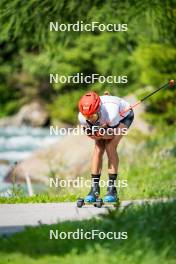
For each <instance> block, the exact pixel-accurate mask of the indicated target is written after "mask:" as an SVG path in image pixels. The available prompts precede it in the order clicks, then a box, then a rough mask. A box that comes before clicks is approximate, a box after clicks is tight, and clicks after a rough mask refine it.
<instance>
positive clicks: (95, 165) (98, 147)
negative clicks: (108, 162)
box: [91, 140, 105, 174]
mask: <svg viewBox="0 0 176 264" xmlns="http://www.w3.org/2000/svg"><path fill="white" fill-rule="evenodd" d="M104 152H105V140H95V148H94V152H93V157H92V166H91V173H92V174H101V170H102V162H103V154H104Z"/></svg>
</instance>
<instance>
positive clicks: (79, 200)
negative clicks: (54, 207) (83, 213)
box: [77, 198, 84, 208]
mask: <svg viewBox="0 0 176 264" xmlns="http://www.w3.org/2000/svg"><path fill="white" fill-rule="evenodd" d="M83 205H84V199H81V198H79V199H78V200H77V207H78V208H81V207H83Z"/></svg>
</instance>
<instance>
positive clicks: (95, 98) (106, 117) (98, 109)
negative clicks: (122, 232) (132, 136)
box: [78, 92, 134, 203]
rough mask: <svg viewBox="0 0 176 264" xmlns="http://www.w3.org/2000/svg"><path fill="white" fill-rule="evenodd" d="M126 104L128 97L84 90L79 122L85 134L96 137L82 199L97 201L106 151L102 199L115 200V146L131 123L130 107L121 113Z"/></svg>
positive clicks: (117, 159) (116, 161) (127, 104)
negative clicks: (88, 181) (89, 184)
mask: <svg viewBox="0 0 176 264" xmlns="http://www.w3.org/2000/svg"><path fill="white" fill-rule="evenodd" d="M128 108H130V104H129V103H128V102H127V101H125V100H124V99H122V98H119V97H117V96H111V95H109V94H108V93H106V95H103V96H99V95H98V94H96V93H95V92H87V93H86V94H85V95H84V96H82V97H81V99H80V101H79V114H78V119H79V122H80V124H81V125H82V126H83V128H84V130H85V132H86V134H87V135H88V136H89V137H91V138H92V139H93V140H94V141H95V148H94V152H93V157H92V165H91V176H92V187H91V190H90V192H89V193H88V195H87V196H86V197H85V199H84V201H85V202H86V203H94V202H96V199H97V198H98V197H99V195H100V186H99V181H100V176H101V170H102V160H103V154H104V152H105V151H106V153H107V157H108V174H109V180H108V186H107V194H106V195H105V197H104V198H103V201H104V203H115V202H117V200H118V195H117V190H116V186H115V185H116V184H115V183H116V179H117V175H118V165H119V158H118V154H117V146H118V144H119V142H120V140H121V138H122V137H123V135H124V134H125V133H124V131H125V130H127V129H128V128H129V127H130V125H131V124H132V122H133V119H134V113H133V110H132V109H130V110H129V111H128V112H126V113H125V115H122V114H121V113H123V111H124V110H125V109H128ZM95 128H96V129H95ZM102 128H103V130H102ZM100 130H101V133H99V132H100Z"/></svg>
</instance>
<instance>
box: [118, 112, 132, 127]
mask: <svg viewBox="0 0 176 264" xmlns="http://www.w3.org/2000/svg"><path fill="white" fill-rule="evenodd" d="M133 119H134V112H133V110H132V109H131V110H130V112H129V114H128V115H127V116H126V117H124V118H123V119H122V120H121V121H120V123H122V124H124V125H125V126H127V127H128V128H129V127H130V126H131V124H132V122H133Z"/></svg>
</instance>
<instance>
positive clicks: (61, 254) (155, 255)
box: [0, 202, 176, 264]
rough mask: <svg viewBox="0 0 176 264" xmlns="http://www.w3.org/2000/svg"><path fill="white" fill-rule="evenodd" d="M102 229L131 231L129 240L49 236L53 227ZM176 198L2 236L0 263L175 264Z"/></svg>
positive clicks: (87, 229)
mask: <svg viewBox="0 0 176 264" xmlns="http://www.w3.org/2000/svg"><path fill="white" fill-rule="evenodd" d="M78 228H80V229H81V228H82V229H83V230H85V231H91V230H92V229H94V230H95V229H98V230H100V231H104V232H109V231H114V232H120V231H121V232H122V231H124V232H128V239H126V240H99V239H96V240H80V239H79V240H73V239H71V240H69V239H66V240H60V239H58V240H57V239H53V240H50V239H49V230H50V229H52V230H59V231H65V232H68V231H73V232H74V231H76V230H77V229H78ZM175 234H176V203H175V202H167V203H159V204H153V205H147V204H146V205H145V206H135V207H134V206H131V207H128V208H126V209H125V210H123V211H120V210H118V209H117V210H114V211H110V212H109V214H108V215H107V216H102V217H101V218H100V219H91V220H86V221H85V220H84V221H75V222H63V223H59V224H56V225H51V226H48V225H41V226H39V227H36V228H27V230H25V231H24V232H22V233H17V234H15V235H13V236H6V237H2V238H0V245H1V247H0V264H6V263H8V264H9V263H13V264H17V263H18V264H20V263H24V264H25V263H26V264H33V263H38V264H47V263H48V264H49V263H53V264H55V263H62V264H67V263H72V264H79V263H85V264H91V263H95V262H100V263H101V264H107V263H114V264H115V263H119V264H124V263H127V264H138V263H140V264H148V263H152V264H158V263H161V264H174V263H175V262H176V245H175V244H176V238H175Z"/></svg>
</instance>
